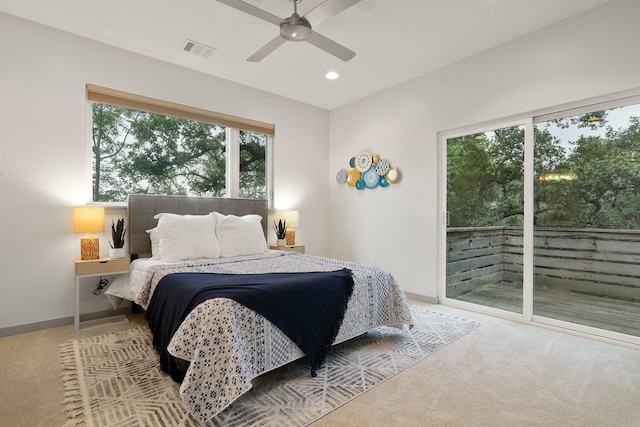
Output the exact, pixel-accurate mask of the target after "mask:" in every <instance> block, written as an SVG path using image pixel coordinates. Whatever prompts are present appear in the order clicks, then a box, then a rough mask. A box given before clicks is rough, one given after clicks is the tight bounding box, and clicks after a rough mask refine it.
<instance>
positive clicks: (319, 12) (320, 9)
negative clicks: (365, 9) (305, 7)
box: [304, 0, 361, 26]
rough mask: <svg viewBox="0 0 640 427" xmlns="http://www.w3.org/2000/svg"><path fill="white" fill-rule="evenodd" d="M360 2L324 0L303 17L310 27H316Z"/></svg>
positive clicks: (355, 0) (356, 0) (352, 0)
mask: <svg viewBox="0 0 640 427" xmlns="http://www.w3.org/2000/svg"><path fill="white" fill-rule="evenodd" d="M360 1H361V0H326V1H325V2H323V3H320V5H318V6H316V7H315V8H313V9H311V10H310V11H309V12H307V13H305V14H304V17H305V18H306V19H307V20H308V21H309V23H310V24H311V26H316V25H319V24H321V23H322V22H324V21H326V20H327V19H329V18H331V17H332V16H334V15H337V14H338V13H340V12H342V11H343V10H345V9H348V8H350V7H351V6H353V5H354V4H356V3H359V2H360Z"/></svg>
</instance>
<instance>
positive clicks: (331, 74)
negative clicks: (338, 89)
mask: <svg viewBox="0 0 640 427" xmlns="http://www.w3.org/2000/svg"><path fill="white" fill-rule="evenodd" d="M324 76H325V77H326V78H328V79H329V80H335V79H337V78H338V77H340V74H338V73H336V72H335V71H329V72H328V73H327V74H325V75H324Z"/></svg>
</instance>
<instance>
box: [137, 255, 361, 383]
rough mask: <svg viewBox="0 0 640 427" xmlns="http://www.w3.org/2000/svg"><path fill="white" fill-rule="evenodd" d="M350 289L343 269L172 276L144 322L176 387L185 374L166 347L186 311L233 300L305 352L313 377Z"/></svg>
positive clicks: (347, 272)
mask: <svg viewBox="0 0 640 427" xmlns="http://www.w3.org/2000/svg"><path fill="white" fill-rule="evenodd" d="M353 285H354V284H353V277H352V275H351V270H349V269H346V268H345V269H342V270H338V271H328V272H306V273H267V274H220V273H173V274H168V275H166V276H165V277H163V278H162V279H161V280H160V282H159V283H158V286H157V287H156V289H155V291H154V292H153V297H152V298H151V301H150V303H149V307H148V308H147V314H146V316H145V318H146V319H147V321H148V322H149V328H150V329H151V332H152V334H153V345H154V347H155V348H156V350H158V352H159V353H160V366H161V368H162V370H163V371H164V372H167V373H169V374H170V375H171V378H173V380H174V381H177V382H181V381H182V380H183V379H184V372H181V371H180V370H179V369H178V367H177V366H176V362H175V360H174V358H173V357H172V356H171V355H170V354H169V352H168V351H167V346H168V345H169V342H170V341H171V338H172V337H173V334H174V333H175V332H176V330H177V329H178V327H179V326H180V324H181V323H182V321H183V320H184V319H185V318H186V316H187V315H188V314H189V313H190V312H191V310H192V309H193V308H195V307H196V306H197V305H198V304H200V303H202V302H204V301H206V300H208V299H211V298H230V299H233V300H234V301H237V302H238V303H240V304H242V305H244V306H245V307H247V308H249V309H251V310H253V311H255V312H257V313H258V314H260V315H262V316H263V317H265V318H266V319H267V320H269V321H270V322H271V323H273V324H274V325H275V326H277V327H278V328H279V329H280V330H281V331H282V332H283V333H284V334H285V335H287V336H288V337H289V338H290V339H291V340H292V341H293V342H294V343H296V345H297V346H298V347H299V348H300V350H302V351H303V352H304V354H305V355H306V356H307V357H308V358H309V361H310V362H311V374H312V376H316V370H317V369H318V368H319V367H320V365H321V363H322V361H323V360H324V358H325V356H326V355H327V353H328V351H329V349H330V347H331V344H332V343H333V341H334V340H335V337H336V335H337V334H338V330H339V329H340V325H341V324H342V318H343V317H344V313H345V311H346V309H347V303H348V302H349V298H350V297H351V293H352V292H353Z"/></svg>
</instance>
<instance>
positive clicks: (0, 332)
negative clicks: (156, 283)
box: [0, 306, 131, 338]
mask: <svg viewBox="0 0 640 427" xmlns="http://www.w3.org/2000/svg"><path fill="white" fill-rule="evenodd" d="M118 314H124V315H127V314H131V306H127V307H120V308H118V309H117V310H106V311H98V312H95V313H87V314H83V315H81V316H80V320H82V321H86V320H93V319H99V318H101V317H107V316H115V315H118ZM67 325H71V326H73V316H69V317H62V318H60V319H51V320H45V321H42V322H34V323H27V324H26V325H17V326H9V327H8V328H0V338H2V337H8V336H11V335H18V334H24V333H27V332H34V331H41V330H43V329H51V328H57V327H60V326H67Z"/></svg>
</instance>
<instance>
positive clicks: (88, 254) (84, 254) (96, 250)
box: [80, 236, 100, 260]
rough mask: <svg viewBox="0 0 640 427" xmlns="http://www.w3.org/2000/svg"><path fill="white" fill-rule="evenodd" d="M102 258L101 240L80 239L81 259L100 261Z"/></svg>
mask: <svg viewBox="0 0 640 427" xmlns="http://www.w3.org/2000/svg"><path fill="white" fill-rule="evenodd" d="M98 258H100V239H99V238H98V237H94V236H85V237H81V238H80V259H81V260H87V259H98Z"/></svg>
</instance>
